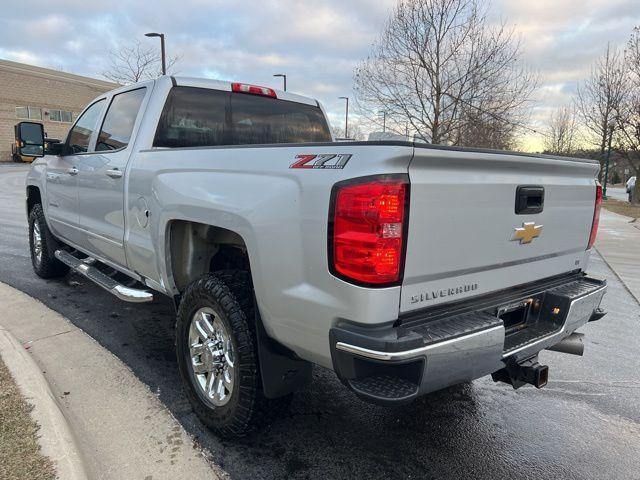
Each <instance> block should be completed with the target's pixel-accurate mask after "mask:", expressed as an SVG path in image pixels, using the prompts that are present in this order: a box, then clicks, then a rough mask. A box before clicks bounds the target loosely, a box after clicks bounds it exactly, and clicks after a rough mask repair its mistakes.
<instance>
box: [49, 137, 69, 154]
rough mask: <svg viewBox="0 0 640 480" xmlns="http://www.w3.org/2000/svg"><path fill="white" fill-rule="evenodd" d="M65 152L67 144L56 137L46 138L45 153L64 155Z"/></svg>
mask: <svg viewBox="0 0 640 480" xmlns="http://www.w3.org/2000/svg"><path fill="white" fill-rule="evenodd" d="M64 153H65V144H64V143H61V142H60V140H57V139H54V138H46V139H45V141H44V154H45V155H56V156H62V155H64Z"/></svg>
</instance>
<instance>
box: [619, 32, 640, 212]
mask: <svg viewBox="0 0 640 480" xmlns="http://www.w3.org/2000/svg"><path fill="white" fill-rule="evenodd" d="M624 65H625V67H626V68H625V72H626V73H627V80H626V83H625V89H626V90H625V92H626V94H625V96H624V99H623V100H624V101H622V102H620V103H619V104H617V105H616V111H615V119H616V122H617V123H616V135H615V137H614V138H615V149H616V151H617V152H618V153H619V154H620V155H621V156H622V157H623V158H624V159H625V160H626V161H627V163H628V164H629V166H630V167H631V170H632V171H633V172H634V173H635V175H636V179H640V27H636V28H634V29H633V32H632V34H631V38H630V39H629V41H628V42H627V47H626V49H625V52H624ZM631 200H632V202H633V203H640V182H639V181H637V180H636V187H635V191H634V192H633V193H632V195H631Z"/></svg>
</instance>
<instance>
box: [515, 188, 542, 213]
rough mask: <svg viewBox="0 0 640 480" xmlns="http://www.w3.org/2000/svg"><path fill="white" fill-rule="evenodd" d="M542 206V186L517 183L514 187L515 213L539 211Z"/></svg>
mask: <svg viewBox="0 0 640 480" xmlns="http://www.w3.org/2000/svg"><path fill="white" fill-rule="evenodd" d="M543 208H544V187H541V186H537V185H519V186H518V188H517V189H516V215H530V214H532V213H540V212H542V209H543Z"/></svg>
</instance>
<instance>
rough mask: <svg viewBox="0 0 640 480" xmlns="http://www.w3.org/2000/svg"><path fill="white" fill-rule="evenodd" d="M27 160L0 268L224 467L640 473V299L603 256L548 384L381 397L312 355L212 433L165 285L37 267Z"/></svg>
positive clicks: (13, 188) (11, 183) (238, 472)
mask: <svg viewBox="0 0 640 480" xmlns="http://www.w3.org/2000/svg"><path fill="white" fill-rule="evenodd" d="M25 173H26V170H25V168H24V167H13V166H11V167H10V166H6V167H4V166H3V167H2V168H1V169H0V281H2V282H5V283H8V284H10V285H12V286H14V287H16V288H19V289H20V290H23V291H25V292H26V293H28V294H30V295H32V296H34V297H36V298H38V299H39V300H41V301H42V302H44V303H45V304H46V305H48V306H49V307H50V308H53V309H54V310H57V311H58V312H60V313H62V314H63V315H64V316H66V317H67V318H68V319H70V320H71V321H72V322H73V323H74V324H75V325H77V326H78V327H80V328H82V329H83V330H84V331H85V332H87V333H88V334H89V335H91V336H92V337H93V338H94V339H96V340H97V341H98V342H99V343H100V344H101V345H102V346H103V347H105V348H107V349H108V350H110V351H111V352H112V353H113V354H115V355H116V356H117V357H118V358H120V359H121V360H122V361H123V362H124V363H125V364H126V365H127V366H129V367H130V368H131V370H132V371H133V372H134V373H135V374H136V376H137V377H138V378H139V379H140V380H141V381H142V382H144V383H145V384H147V385H148V386H149V387H150V388H151V390H152V391H154V392H156V393H157V395H158V397H159V398H160V400H161V401H162V402H163V403H164V404H165V405H166V406H167V407H168V408H169V410H170V411H171V412H172V413H173V415H175V417H176V418H177V419H178V420H179V422H180V423H181V424H182V425H183V426H184V427H185V429H186V430H187V431H188V432H189V433H191V434H192V435H194V436H195V437H196V438H197V439H198V441H199V443H200V444H201V445H202V446H203V447H204V448H205V449H206V450H207V451H208V452H210V456H211V458H212V460H213V461H214V462H216V463H217V464H219V465H220V466H221V467H222V468H223V469H224V470H226V471H227V472H228V473H229V475H230V476H231V477H232V478H251V479H257V478H336V479H343V478H366V479H375V478H384V479H389V478H460V477H470V478H479V479H480V478H491V479H496V478H505V479H506V478H550V479H551V478H554V479H555V478H562V479H574V478H575V479H585V478H593V479H602V478H615V479H638V478H640V355H639V353H640V332H639V327H640V306H639V305H638V303H637V301H636V300H635V299H634V298H633V297H632V296H631V295H630V294H629V292H628V291H627V290H626V289H625V288H624V287H623V286H622V285H621V283H620V282H619V280H618V279H617V277H616V276H615V275H614V274H613V272H612V271H611V270H610V269H609V268H608V267H607V266H606V264H605V263H604V262H603V261H602V259H601V258H600V257H598V256H595V257H593V259H592V264H591V267H590V272H591V273H592V274H594V275H597V276H602V277H606V278H607V280H608V282H609V291H608V293H607V295H606V296H605V299H604V302H603V306H604V307H605V308H606V309H608V310H609V314H608V315H607V316H606V317H605V318H604V319H602V320H601V321H599V322H596V323H593V324H589V325H587V326H585V327H583V328H582V329H581V331H582V332H584V333H585V334H586V348H585V356H584V357H574V356H569V355H563V354H560V353H555V352H543V353H542V354H541V356H540V357H541V362H542V363H547V364H548V365H549V368H550V373H549V385H548V386H547V387H546V388H545V389H543V390H536V389H535V388H533V387H524V388H522V389H520V390H517V391H514V390H512V389H511V387H508V386H506V385H503V384H494V383H493V382H492V381H491V379H490V378H483V379H480V380H478V381H475V382H473V383H471V384H464V385H461V386H458V387H454V388H450V389H447V390H444V391H441V392H437V393H435V394H432V395H429V396H427V397H424V398H422V399H419V400H418V401H416V402H414V403H413V404H411V405H409V406H405V407H400V408H394V409H385V408H382V407H377V406H373V405H369V404H366V403H363V402H361V401H359V400H358V399H357V398H355V396H354V395H353V394H351V393H350V392H349V391H347V390H346V389H345V388H344V387H343V386H342V384H341V383H340V382H339V381H338V380H337V379H336V378H335V375H334V374H333V373H332V372H329V371H327V370H323V369H321V368H316V369H315V371H314V382H313V384H312V385H310V386H309V387H308V388H306V389H305V390H303V391H301V392H298V393H297V394H296V396H295V399H294V402H293V406H292V410H291V412H290V414H289V416H287V417H286V418H283V419H281V420H279V421H277V422H275V423H274V424H273V425H272V426H271V427H270V428H269V429H267V430H266V431H264V432H262V433H256V434H253V435H252V436H250V437H248V438H246V439H244V440H242V441H237V442H236V441H234V442H230V441H220V440H219V439H218V438H217V437H216V436H215V435H213V434H212V433H210V432H209V431H208V430H206V429H205V428H204V427H203V426H202V424H201V423H200V422H199V421H198V419H197V418H196V417H195V415H194V414H193V413H192V412H191V409H190V407H189V404H188V402H187V400H186V398H185V397H184V395H183V393H182V390H181V386H180V380H179V376H178V373H177V367H176V361H175V354H174V346H173V333H174V315H173V311H172V306H171V302H170V301H169V300H168V299H159V300H156V301H155V302H153V303H152V304H147V305H134V304H126V303H121V302H119V301H118V300H116V299H115V298H113V297H112V296H110V295H109V294H108V293H106V292H105V291H103V290H101V289H99V288H98V287H95V286H94V285H92V284H91V283H90V282H88V281H86V280H84V279H82V278H81V277H78V276H75V275H73V276H70V277H69V278H67V279H65V280H56V281H45V280H41V279H39V278H37V277H36V276H35V274H34V273H33V272H32V270H31V264H30V260H29V253H28V245H27V236H26V232H27V228H26V218H25V210H24V194H23V190H24V187H23V185H24V176H25ZM1 314H2V313H1V310H0V315H1Z"/></svg>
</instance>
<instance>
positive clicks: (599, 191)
mask: <svg viewBox="0 0 640 480" xmlns="http://www.w3.org/2000/svg"><path fill="white" fill-rule="evenodd" d="M600 207H602V185H599V184H598V185H596V206H595V208H594V210H593V223H592V224H591V235H589V245H588V246H587V250H589V249H590V248H591V247H593V244H594V243H595V242H596V235H597V234H598V225H599V224H600Z"/></svg>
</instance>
